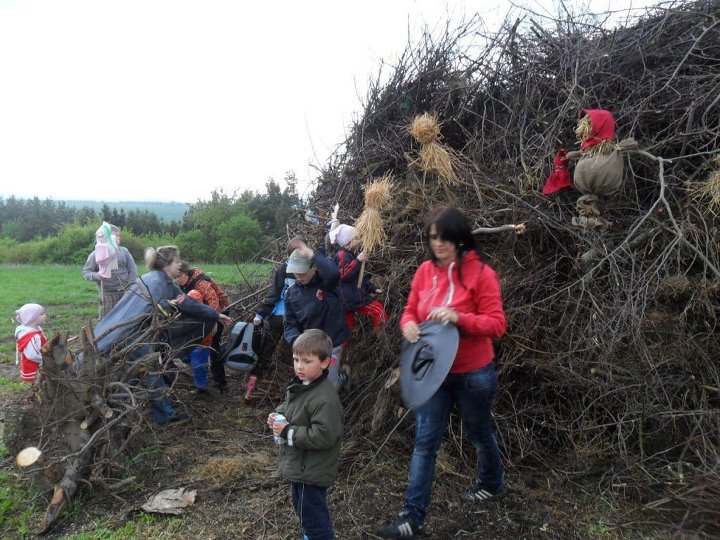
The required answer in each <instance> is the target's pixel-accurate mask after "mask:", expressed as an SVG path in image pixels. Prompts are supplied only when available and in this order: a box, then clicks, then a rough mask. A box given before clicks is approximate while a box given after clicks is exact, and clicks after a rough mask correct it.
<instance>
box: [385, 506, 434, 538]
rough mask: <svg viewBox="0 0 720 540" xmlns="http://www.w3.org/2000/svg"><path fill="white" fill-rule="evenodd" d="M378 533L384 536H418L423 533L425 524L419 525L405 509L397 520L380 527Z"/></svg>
mask: <svg viewBox="0 0 720 540" xmlns="http://www.w3.org/2000/svg"><path fill="white" fill-rule="evenodd" d="M377 534H378V536H380V537H382V538H416V537H418V536H422V535H423V526H422V525H418V524H417V523H416V522H415V520H414V519H413V518H412V517H410V513H409V512H408V511H407V510H403V511H402V512H400V513H399V514H398V517H397V518H395V521H393V522H392V523H388V524H387V525H384V526H383V527H380V528H379V529H378V530H377Z"/></svg>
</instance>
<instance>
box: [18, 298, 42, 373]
mask: <svg viewBox="0 0 720 540" xmlns="http://www.w3.org/2000/svg"><path fill="white" fill-rule="evenodd" d="M46 319H47V315H46V313H45V308H43V307H42V306H41V305H40V304H25V305H24V306H23V307H21V308H20V309H18V310H17V311H16V312H15V320H16V321H17V322H19V323H20V326H18V327H17V328H15V339H16V340H17V347H16V349H15V363H16V364H19V366H20V379H21V380H23V381H24V382H29V383H32V382H35V379H36V378H37V371H38V369H39V368H40V365H41V364H42V352H41V351H40V348H41V347H42V346H43V345H45V343H47V338H46V337H45V334H44V333H43V331H42V328H41V327H40V325H41V324H45V320H46Z"/></svg>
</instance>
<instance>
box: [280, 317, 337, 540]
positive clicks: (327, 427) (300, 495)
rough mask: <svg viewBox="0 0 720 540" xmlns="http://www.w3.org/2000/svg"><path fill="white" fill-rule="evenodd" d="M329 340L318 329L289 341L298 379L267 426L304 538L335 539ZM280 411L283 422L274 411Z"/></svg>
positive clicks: (334, 417)
mask: <svg viewBox="0 0 720 540" xmlns="http://www.w3.org/2000/svg"><path fill="white" fill-rule="evenodd" d="M332 348H333V345H332V340H331V339H330V338H329V337H328V335H327V334H326V333H325V332H323V331H322V330H317V329H313V330H306V331H305V332H303V333H302V334H300V336H298V338H297V339H296V340H295V342H294V343H293V366H294V368H295V375H296V377H295V378H294V379H293V381H292V384H291V385H290V386H289V387H288V389H287V394H286V396H285V401H284V402H283V403H282V404H281V405H280V406H279V407H278V408H277V409H276V410H275V412H273V413H270V415H269V416H268V419H267V424H268V426H269V427H270V428H272V430H273V433H274V434H275V435H276V437H280V444H282V446H281V447H280V455H279V456H278V470H279V471H280V476H281V477H282V478H284V479H285V480H289V481H290V483H291V494H292V502H293V508H294V509H295V513H296V514H297V515H298V517H299V518H300V523H301V524H302V527H303V529H304V531H305V535H306V536H307V538H310V539H312V540H331V539H332V538H334V533H333V526H332V522H331V521H330V511H329V510H328V506H327V488H328V487H329V486H331V485H332V484H333V482H335V479H336V478H337V474H338V462H339V460H340V442H341V439H342V429H343V425H342V422H343V410H342V405H341V404H340V399H339V398H338V395H337V391H336V390H335V388H334V387H333V385H332V384H331V382H330V381H329V380H328V378H327V376H328V367H329V365H330V357H331V355H332ZM278 413H280V414H282V415H284V417H285V420H281V419H278V421H276V415H277V414H278Z"/></svg>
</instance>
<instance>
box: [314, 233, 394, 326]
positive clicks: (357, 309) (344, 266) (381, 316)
mask: <svg viewBox="0 0 720 540" xmlns="http://www.w3.org/2000/svg"><path fill="white" fill-rule="evenodd" d="M357 234H358V233H357V229H356V228H355V227H352V226H351V225H338V226H337V227H335V228H334V229H332V230H331V231H330V232H329V233H328V236H329V238H330V242H331V243H332V244H333V245H334V246H335V248H336V252H335V256H334V257H333V261H334V262H335V264H337V267H338V270H339V271H340V283H339V285H338V292H339V295H340V300H341V301H342V304H343V307H344V308H345V322H346V324H347V326H348V329H349V330H350V332H352V330H353V328H355V315H364V316H366V317H370V322H371V323H372V326H373V329H374V331H375V334H376V335H377V336H379V335H380V334H381V333H382V329H383V325H384V324H385V322H386V321H387V319H388V316H387V313H386V312H385V306H383V305H382V303H380V302H379V301H377V300H375V297H376V296H377V295H378V294H380V293H381V292H382V289H380V288H379V287H377V286H376V285H374V284H373V283H372V282H371V281H370V277H369V276H368V275H367V274H365V275H364V277H363V280H362V283H361V284H360V286H359V287H358V277H359V275H360V268H361V266H362V263H363V262H364V261H366V260H367V254H366V253H365V252H364V251H361V252H360V253H358V254H357V255H356V254H355V252H354V251H353V247H354V246H355V245H356V244H357Z"/></svg>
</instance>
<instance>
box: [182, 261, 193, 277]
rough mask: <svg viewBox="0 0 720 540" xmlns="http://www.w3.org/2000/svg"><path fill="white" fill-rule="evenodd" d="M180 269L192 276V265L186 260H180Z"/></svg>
mask: <svg viewBox="0 0 720 540" xmlns="http://www.w3.org/2000/svg"><path fill="white" fill-rule="evenodd" d="M179 271H180V272H181V273H183V274H185V275H186V276H187V277H192V274H193V269H192V268H190V265H189V264H188V263H186V262H185V261H180V268H179Z"/></svg>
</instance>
